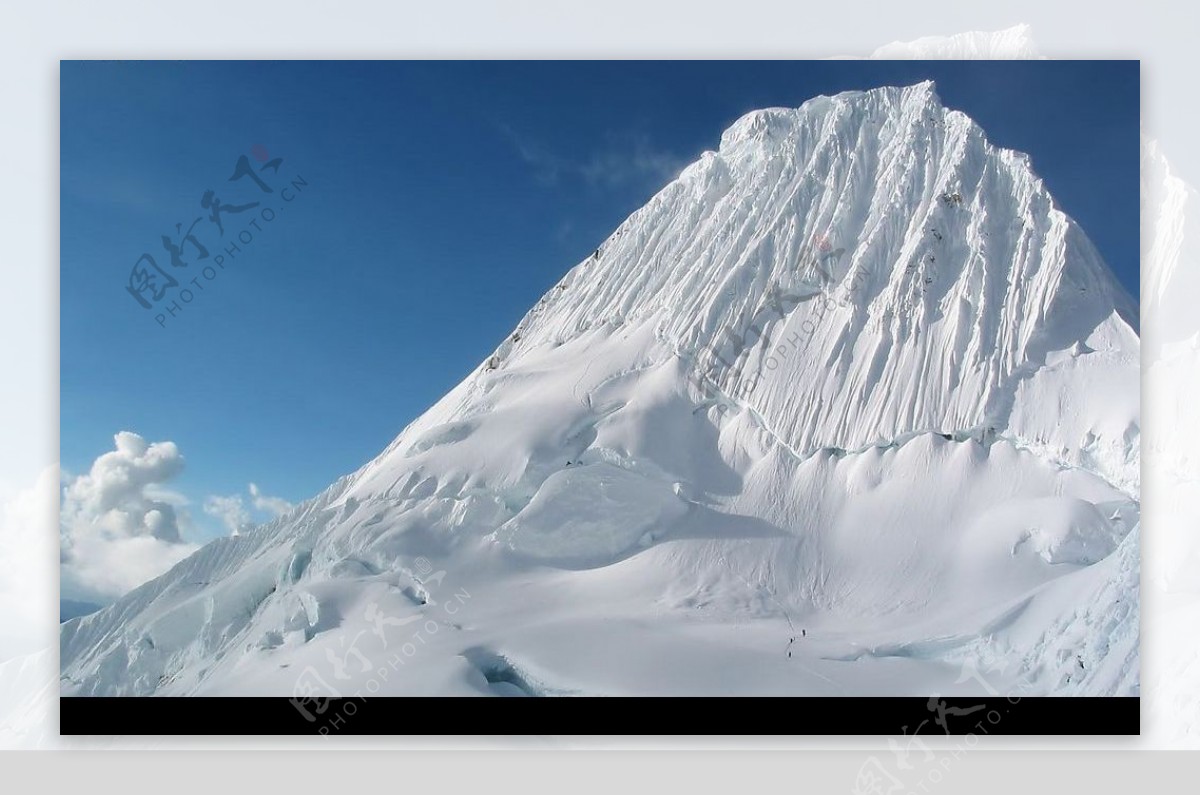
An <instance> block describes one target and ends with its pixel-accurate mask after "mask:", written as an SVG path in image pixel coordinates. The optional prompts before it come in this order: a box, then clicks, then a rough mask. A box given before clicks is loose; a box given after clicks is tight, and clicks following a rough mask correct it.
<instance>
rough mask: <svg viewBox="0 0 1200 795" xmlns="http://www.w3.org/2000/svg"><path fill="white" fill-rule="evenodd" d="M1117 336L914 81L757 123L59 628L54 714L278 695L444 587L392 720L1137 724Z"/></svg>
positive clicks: (1103, 285) (1130, 421)
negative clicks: (668, 714) (969, 669)
mask: <svg viewBox="0 0 1200 795" xmlns="http://www.w3.org/2000/svg"><path fill="white" fill-rule="evenodd" d="M1132 307H1133V304H1132V301H1131V300H1130V299H1129V298H1128V296H1126V295H1125V294H1124V292H1123V291H1122V290H1121V289H1120V287H1119V286H1118V285H1117V283H1116V282H1115V279H1114V278H1113V276H1112V274H1111V273H1110V272H1109V271H1108V269H1107V267H1106V266H1105V265H1104V263H1103V262H1102V261H1101V259H1100V257H1099V255H1098V253H1097V252H1096V250H1095V249H1094V248H1093V247H1092V245H1091V244H1090V243H1089V242H1088V240H1087V238H1086V236H1085V235H1084V233H1083V231H1082V230H1080V229H1079V227H1078V226H1077V225H1075V223H1074V222H1073V221H1071V220H1070V219H1069V218H1068V217H1067V216H1066V215H1065V214H1064V213H1063V212H1062V211H1061V210H1060V209H1058V208H1057V207H1056V206H1055V204H1054V202H1053V199H1052V198H1051V197H1050V195H1049V193H1048V192H1047V190H1046V187H1045V185H1044V184H1043V183H1042V181H1041V180H1040V179H1038V178H1037V176H1036V175H1035V174H1034V173H1033V170H1032V169H1031V167H1030V164H1029V160H1028V158H1026V157H1024V156H1023V155H1019V154H1017V153H1013V152H1010V151H1007V150H1003V149H999V148H996V147H994V146H992V145H991V144H989V143H988V142H987V139H986V137H985V136H984V134H983V131H982V130H981V129H980V128H979V127H978V126H977V125H976V124H975V123H974V122H972V121H971V120H970V119H968V118H967V117H966V116H965V115H964V114H962V113H960V112H958V111H952V110H946V109H945V108H943V107H942V105H941V103H940V101H939V100H938V98H937V94H936V91H935V88H934V86H933V84H932V83H920V84H917V85H915V86H907V87H887V88H880V89H873V90H870V91H861V92H847V93H844V94H838V95H835V96H832V97H818V98H815V99H813V100H810V101H809V102H806V103H805V104H804V105H802V106H801V107H800V108H797V109H767V110H761V111H755V112H753V113H750V114H747V115H745V116H743V117H742V118H741V119H739V120H738V121H737V122H735V123H734V124H733V125H732V126H731V127H730V128H729V129H728V130H727V131H726V132H725V133H724V135H723V136H722V137H721V143H720V146H719V148H718V149H717V150H716V151H712V152H706V153H705V154H703V155H702V156H701V157H700V158H699V159H698V160H697V161H696V162H695V163H693V164H692V165H691V166H689V167H688V168H686V169H684V171H683V172H682V173H681V174H680V176H679V177H678V178H677V179H675V180H673V181H671V182H670V183H669V184H668V185H666V186H665V187H664V188H663V189H662V190H661V191H659V192H658V193H657V194H656V195H655V196H654V197H653V198H652V199H651V200H650V201H649V202H648V203H647V204H646V205H645V206H643V207H642V208H640V209H638V210H637V211H635V212H634V213H632V214H631V215H630V216H629V218H628V219H627V220H626V221H625V222H624V223H622V224H621V225H620V226H619V227H618V228H617V229H616V230H615V231H614V232H613V234H612V235H610V236H609V237H608V238H607V239H606V240H605V241H603V242H602V243H601V244H600V245H599V246H598V247H597V249H596V250H595V252H594V253H593V254H591V255H590V256H588V257H587V258H586V259H585V260H584V261H582V262H580V263H579V264H577V265H576V266H575V267H573V268H571V269H570V270H569V271H568V272H567V273H566V274H565V275H564V276H563V278H562V279H561V280H559V281H558V282H557V283H556V284H554V285H553V286H552V287H551V288H550V289H549V290H548V291H547V292H546V293H545V294H544V295H543V296H542V298H541V299H540V300H539V301H538V302H537V304H536V305H535V306H534V307H533V308H532V309H531V310H530V311H529V312H528V313H527V314H526V316H525V317H524V318H523V319H522V321H521V322H520V323H519V324H518V326H517V328H516V329H514V330H513V332H512V333H511V334H510V335H509V336H508V337H507V338H506V339H505V340H503V341H502V342H501V344H500V345H499V346H498V347H497V348H496V349H495V351H494V353H493V354H492V355H490V356H489V357H488V358H487V359H486V360H485V361H483V362H481V363H480V364H479V366H478V367H477V368H476V369H475V371H474V372H472V373H471V374H470V375H469V376H468V377H467V378H466V379H465V380H464V381H463V382H462V383H461V384H460V385H459V386H457V387H456V388H455V389H454V390H452V391H451V392H450V393H449V394H447V395H446V396H445V397H444V398H443V399H442V400H440V401H439V402H438V403H437V404H435V405H434V406H433V407H432V408H431V409H430V410H429V411H427V412H426V413H425V414H423V415H422V416H421V417H419V418H417V419H416V420H415V421H414V422H413V423H412V424H410V425H409V426H408V427H407V428H405V430H404V431H403V432H402V433H401V434H400V435H399V436H398V437H397V438H396V439H395V440H394V441H393V443H392V444H391V445H389V447H388V448H387V449H386V450H385V451H384V452H383V453H382V454H380V455H379V456H378V457H376V458H375V459H374V460H373V461H371V462H369V463H368V464H367V465H365V466H364V467H362V468H361V469H360V470H359V471H358V472H356V473H354V474H352V475H349V476H347V477H344V478H342V479H340V480H339V481H338V482H336V483H334V484H333V485H332V486H330V487H329V488H328V489H327V490H326V491H325V492H323V493H322V494H320V495H318V496H317V497H315V498H314V499H312V500H310V501H309V502H307V503H305V504H304V505H301V506H299V507H298V508H297V509H296V510H295V511H294V512H293V513H292V514H291V515H289V516H286V517H283V518H281V519H279V520H277V521H275V522H273V523H272V524H270V525H267V526H264V527H260V528H258V529H256V530H254V531H252V532H250V533H246V534H243V535H242V536H240V537H238V538H235V539H223V540H222V541H220V542H218V543H214V544H211V545H209V546H207V547H205V548H204V549H202V550H201V551H200V552H199V553H197V554H196V555H194V556H192V557H191V558H189V559H187V560H185V561H184V562H182V563H181V564H179V565H178V566H176V567H175V568H174V569H172V570H171V571H170V572H168V573H167V574H166V575H164V576H163V577H161V578H159V579H158V580H155V581H153V582H151V583H148V584H146V585H145V586H143V587H142V588H139V589H138V590H136V591H134V592H133V593H131V594H129V595H128V596H126V597H125V598H123V599H122V600H121V601H120V602H118V603H117V604H116V605H114V606H112V607H110V608H108V609H106V610H103V611H100V612H99V613H96V614H94V615H92V616H88V617H85V618H83V619H78V620H73V621H71V622H68V623H67V624H66V625H64V630H63V648H62V654H61V658H62V663H63V669H64V685H63V687H64V691H67V692H80V693H105V694H111V693H121V692H137V693H148V692H166V693H234V692H254V693H262V692H281V691H282V692H288V689H289V688H290V687H291V684H292V681H293V679H292V677H291V676H289V675H286V674H283V673H281V672H280V669H282V668H288V667H292V668H293V669H301V668H303V667H304V665H308V664H315V663H317V662H320V661H321V660H323V659H326V658H328V659H333V658H334V657H335V656H338V655H339V654H342V653H343V652H344V651H345V648H346V643H347V642H350V641H352V640H356V639H358V638H360V637H361V636H364V635H365V636H367V638H368V639H367V640H366V641H365V644H366V646H364V647H363V648H365V649H366V651H364V654H365V655H367V656H370V654H372V653H373V652H372V648H374V647H372V646H371V644H373V643H375V641H373V640H371V639H370V636H371V635H372V634H373V633H374V634H378V635H379V638H380V641H381V642H382V643H383V645H382V646H379V647H378V648H374V652H378V653H380V654H382V653H383V649H384V648H386V640H387V636H386V632H385V631H384V629H385V627H384V626H380V625H377V626H375V627H374V628H373V629H372V631H371V632H367V630H368V629H371V627H369V626H368V625H367V624H364V623H363V621H364V619H363V618H362V616H375V617H376V618H378V617H379V616H380V615H381V614H386V615H388V616H393V615H395V616H402V618H397V619H396V620H397V621H400V622H407V621H409V620H410V619H411V620H413V621H415V620H416V618H413V617H414V616H417V617H421V616H426V617H428V616H430V615H433V613H435V612H436V603H435V602H434V601H433V599H434V597H435V596H436V597H437V598H438V599H440V598H441V596H440V595H438V594H433V593H432V590H431V589H432V586H431V581H432V579H433V577H434V576H435V575H434V574H432V573H431V572H435V571H436V572H440V573H441V575H444V576H445V579H446V581H447V582H454V583H455V584H456V587H457V586H458V585H461V586H462V587H463V588H464V589H465V590H466V591H469V593H470V594H471V595H472V602H471V605H472V611H473V612H472V613H471V615H470V619H469V620H467V619H466V618H462V617H459V618H456V619H454V620H453V621H450V620H449V619H447V618H446V616H440V618H442V619H446V622H445V623H444V626H445V627H446V629H445V631H441V630H439V632H441V634H440V635H437V637H436V638H434V639H433V641H432V642H431V648H432V649H433V650H431V651H428V652H425V655H426V656H425V657H423V658H422V660H421V661H420V662H419V663H414V664H413V665H412V666H411V668H409V669H407V670H408V673H407V674H406V676H404V677H400V678H398V679H396V680H390V681H389V683H388V686H389V689H390V690H391V691H394V692H395V693H397V694H400V693H403V694H430V693H456V694H463V693H490V692H494V691H495V688H493V687H492V685H493V684H495V683H494V682H493V680H492V678H489V676H492V677H493V678H494V675H495V674H496V671H497V670H500V668H502V669H503V671H502V673H503V672H508V673H504V677H507V678H504V679H503V681H505V682H512V681H520V682H523V683H524V685H522V687H524V688H525V690H526V691H536V694H550V693H587V694H650V693H654V694H668V693H710V694H711V693H716V692H721V693H732V692H737V693H751V692H770V693H792V694H804V693H825V694H831V693H835V692H853V693H855V694H865V693H872V692H888V693H926V692H930V691H936V692H941V693H946V694H950V693H951V692H952V691H954V690H955V689H956V688H961V687H962V685H961V683H960V682H955V681H954V679H955V676H956V674H957V671H958V670H959V667H960V664H964V663H966V662H971V664H975V665H982V664H984V663H989V664H990V662H991V661H994V660H995V659H997V658H1004V659H1006V660H1009V661H1015V662H1016V663H1017V665H1018V668H1020V670H1019V671H1018V672H1017V673H1019V674H1021V675H1023V676H1027V677H1029V678H1031V679H1032V680H1033V681H1034V682H1035V689H1036V690H1039V691H1040V692H1087V693H1117V692H1120V693H1128V692H1136V688H1137V683H1136V676H1137V672H1136V657H1137V628H1136V587H1137V554H1136V552H1137V549H1136V539H1137V533H1136V530H1135V528H1136V526H1137V523H1138V511H1139V507H1138V497H1139V491H1138V490H1139V476H1138V467H1139V445H1140V421H1139V379H1138V375H1139V373H1138V369H1139V340H1138V336H1137V332H1136V326H1135V324H1134V323H1133V322H1132V320H1131V318H1132V317H1133V316H1134V314H1135V312H1134V310H1133V308H1132ZM437 582H438V583H440V582H441V580H440V579H438V580H437ZM381 611H382V612H381ZM438 626H443V625H438ZM798 628H808V630H809V635H810V636H811V637H813V638H814V639H813V640H812V641H806V643H807V645H804V644H801V645H800V646H797V645H796V642H797V641H796V635H797V629H798ZM376 631H377V632H376ZM356 633H357V634H356ZM802 637H807V636H802ZM1079 638H1083V639H1084V640H1079ZM376 645H378V644H376ZM613 649H619V650H620V654H615V653H614V652H613ZM793 655H795V656H793ZM618 659H619V662H614V661H616V660H618ZM793 660H795V662H793ZM897 660H899V661H902V662H900V663H897ZM605 661H608V662H605ZM802 661H803V662H802ZM860 663H861V664H860ZM496 666H500V668H496ZM343 669H344V666H343V668H339V669H338V670H339V671H340V672H341V673H342V674H346V675H347V676H351V677H352V675H351V673H350V672H347V671H346V670H343ZM730 671H740V672H749V674H750V675H747V676H742V677H734V678H731V676H730ZM734 679H736V681H734ZM960 681H961V680H960ZM1009 681H1012V680H1009ZM996 685H997V686H1003V685H1004V683H1003V682H997V683H996ZM351 691H352V688H351Z"/></svg>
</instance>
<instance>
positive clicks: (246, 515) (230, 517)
mask: <svg viewBox="0 0 1200 795" xmlns="http://www.w3.org/2000/svg"><path fill="white" fill-rule="evenodd" d="M247 491H248V492H249V494H250V507H252V508H253V509H254V511H257V512H258V514H259V515H260V516H261V515H265V517H266V518H268V519H274V518H275V517H277V516H282V515H283V514H285V513H287V512H288V511H290V510H291V509H292V504H291V503H290V502H288V501H287V500H285V499H283V498H282V497H272V496H271V495H269V494H264V493H263V491H262V489H260V488H259V487H258V484H257V483H251V484H250V486H249V488H248V489H247ZM204 512H205V513H206V514H208V515H209V516H212V517H214V518H216V519H219V520H220V522H221V524H223V525H225V527H226V529H228V530H229V532H230V534H232V535H238V534H240V533H243V532H245V531H246V530H248V529H249V528H251V527H253V526H254V525H255V521H254V518H255V517H254V515H253V513H252V511H251V510H250V508H249V507H247V506H246V501H245V499H243V497H242V495H240V494H232V495H229V496H221V495H217V494H214V495H212V496H210V497H208V498H207V499H205V500H204Z"/></svg>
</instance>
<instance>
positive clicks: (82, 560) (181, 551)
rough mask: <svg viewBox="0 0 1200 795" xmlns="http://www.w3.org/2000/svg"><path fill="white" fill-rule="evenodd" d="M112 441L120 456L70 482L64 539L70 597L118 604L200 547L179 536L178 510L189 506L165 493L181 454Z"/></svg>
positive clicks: (105, 458) (125, 437) (163, 445)
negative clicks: (118, 598)
mask: <svg viewBox="0 0 1200 795" xmlns="http://www.w3.org/2000/svg"><path fill="white" fill-rule="evenodd" d="M113 438H114V442H115V444H116V449H115V450H113V451H110V452H107V453H105V454H103V455H102V456H100V457H99V458H97V459H96V460H95V462H93V464H92V467H91V470H90V471H89V472H88V473H87V474H84V475H80V476H78V477H76V478H73V479H69V480H66V481H65V482H64V488H63V501H62V511H61V514H60V521H59V535H60V538H61V554H60V560H61V563H62V596H64V597H67V598H72V599H85V600H91V601H107V600H109V599H112V598H115V597H118V596H120V595H122V594H124V593H126V592H127V591H129V590H131V589H133V588H135V587H137V586H138V585H141V584H142V583H144V582H146V581H147V580H150V579H153V578H154V577H157V576H158V575H159V574H162V573H163V572H164V571H166V570H167V569H169V568H170V567H171V566H173V565H175V564H176V563H178V562H179V561H180V560H182V559H183V558H185V557H187V556H188V555H190V554H191V553H192V552H194V551H195V550H196V549H197V548H198V547H197V546H196V545H195V544H192V543H189V542H187V541H185V540H184V539H183V537H182V535H181V533H180V517H179V516H178V515H177V513H176V506H177V505H182V504H186V501H185V500H183V499H182V498H181V497H179V495H177V494H175V493H174V492H170V491H168V490H166V489H164V488H163V487H162V484H163V483H164V482H165V481H168V480H170V479H171V478H173V477H175V476H176V475H177V474H179V472H180V471H182V469H183V456H182V455H181V454H180V452H179V448H178V447H176V446H175V443H174V442H155V443H153V444H149V443H147V442H146V440H145V439H143V438H142V437H141V436H138V435H137V434H136V433H130V432H129V431H122V432H120V433H118V434H117V435H116V436H115V437H113Z"/></svg>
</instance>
